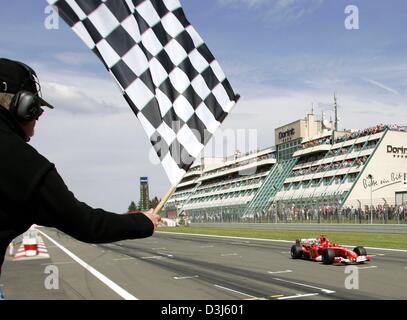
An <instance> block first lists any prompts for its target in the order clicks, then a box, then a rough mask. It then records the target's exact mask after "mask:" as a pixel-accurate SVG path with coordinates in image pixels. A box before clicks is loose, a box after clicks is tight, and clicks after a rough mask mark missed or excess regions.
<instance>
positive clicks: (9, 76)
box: [0, 58, 54, 109]
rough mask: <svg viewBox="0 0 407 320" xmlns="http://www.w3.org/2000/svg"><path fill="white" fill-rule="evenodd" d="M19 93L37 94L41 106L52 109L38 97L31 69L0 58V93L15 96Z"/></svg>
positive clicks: (37, 89)
mask: <svg viewBox="0 0 407 320" xmlns="http://www.w3.org/2000/svg"><path fill="white" fill-rule="evenodd" d="M19 91H29V92H32V93H34V94H38V99H39V101H40V103H41V106H44V107H48V108H51V109H53V108H54V107H53V106H52V105H51V104H49V103H48V102H47V101H45V100H44V99H42V97H41V96H40V94H41V92H40V87H39V81H38V78H37V74H36V73H35V71H34V70H33V69H31V68H30V67H29V66H27V65H26V64H24V63H22V62H19V61H13V60H9V59H5V58H0V93H1V92H3V93H11V94H17V93H18V92H19Z"/></svg>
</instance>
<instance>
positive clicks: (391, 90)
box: [362, 78, 399, 95]
mask: <svg viewBox="0 0 407 320" xmlns="http://www.w3.org/2000/svg"><path fill="white" fill-rule="evenodd" d="M362 80H363V81H366V82H368V83H370V84H373V85H374V86H377V87H379V88H381V89H383V90H386V91H387V92H390V93H393V94H396V95H398V94H399V93H398V91H396V90H394V89H392V88H390V87H388V86H386V85H384V84H383V83H380V82H378V81H375V80H372V79H369V78H362Z"/></svg>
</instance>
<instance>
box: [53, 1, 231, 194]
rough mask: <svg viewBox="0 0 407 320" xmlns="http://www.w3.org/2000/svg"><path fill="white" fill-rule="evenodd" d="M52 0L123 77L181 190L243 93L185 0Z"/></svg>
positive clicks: (125, 88)
mask: <svg viewBox="0 0 407 320" xmlns="http://www.w3.org/2000/svg"><path fill="white" fill-rule="evenodd" d="M48 2H49V3H50V4H51V5H55V6H56V7H57V8H58V10H59V13H60V15H61V17H62V18H63V19H64V20H65V21H66V22H67V23H68V24H69V26H70V27H71V28H72V29H73V31H74V32H75V33H76V34H77V35H78V36H79V37H80V38H81V39H82V40H83V41H84V42H85V43H86V45H87V46H88V47H89V48H90V49H91V50H92V51H93V52H94V53H95V54H96V55H97V56H98V57H99V58H100V60H101V61H102V62H103V63H104V65H105V67H106V68H107V69H108V71H109V72H110V73H111V74H112V75H113V77H114V78H115V79H116V81H117V83H118V84H119V87H120V89H121V90H122V92H123V96H124V98H125V99H126V101H127V102H128V104H129V105H130V107H131V108H132V110H133V111H134V112H135V114H136V115H137V117H138V119H139V120H140V122H141V124H142V126H143V128H144V130H145V131H146V133H147V135H148V137H149V138H150V141H151V143H152V144H153V146H154V148H155V150H156V152H157V154H158V156H159V158H160V160H161V163H162V165H163V167H164V169H165V172H166V173H167V175H168V177H169V179H170V182H171V185H172V186H173V188H172V190H175V186H176V185H177V184H178V183H179V182H180V181H181V179H182V177H183V176H184V175H185V173H186V171H187V170H188V169H189V167H190V166H191V165H192V163H193V160H194V159H195V158H196V157H197V156H198V155H199V154H200V152H201V151H202V149H203V148H204V146H205V144H206V143H207V142H208V141H209V139H210V138H211V136H212V135H213V134H214V132H215V131H216V129H217V128H218V127H219V125H220V124H221V123H222V122H223V121H224V120H225V118H226V116H227V115H228V113H229V112H230V111H231V109H232V107H233V106H234V104H235V103H236V101H237V99H238V96H236V95H235V94H234V92H233V89H232V87H231V86H230V84H229V82H228V80H227V79H226V77H225V75H224V73H223V71H222V69H221V67H220V66H219V64H218V62H217V61H216V59H215V58H214V56H213V55H212V53H211V52H210V51H209V49H208V47H207V46H206V45H205V43H204V41H203V40H202V38H201V37H200V36H199V34H198V33H197V32H196V30H195V29H194V27H193V26H192V25H191V24H190V23H189V22H188V20H187V18H186V17H185V14H184V12H183V10H182V7H181V4H180V2H179V1H178V0H48ZM170 194H171V192H169V194H168V195H167V197H169V195H170Z"/></svg>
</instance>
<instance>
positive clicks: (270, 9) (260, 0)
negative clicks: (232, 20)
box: [218, 0, 325, 24]
mask: <svg viewBox="0 0 407 320" xmlns="http://www.w3.org/2000/svg"><path fill="white" fill-rule="evenodd" d="M324 1H325V0H218V3H219V4H220V5H223V6H229V7H232V8H236V9H240V8H249V9H253V10H256V11H257V12H259V13H260V14H261V15H262V16H263V17H264V18H267V21H269V22H270V21H271V22H274V23H285V24H287V23H288V24H289V23H293V22H295V21H298V20H300V19H301V18H303V17H304V16H306V15H310V14H312V13H313V12H314V11H315V10H317V9H318V8H319V7H320V6H321V5H322V4H323V3H324Z"/></svg>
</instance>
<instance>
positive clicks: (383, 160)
mask: <svg viewBox="0 0 407 320" xmlns="http://www.w3.org/2000/svg"><path fill="white" fill-rule="evenodd" d="M369 175H372V179H370V178H369ZM397 192H407V133H406V132H398V131H388V132H387V134H386V135H385V137H384V138H383V140H382V142H381V143H380V145H379V146H378V149H377V150H376V152H375V153H374V155H373V157H372V158H371V159H370V161H369V163H368V164H367V167H366V168H365V169H364V171H363V172H362V176H361V177H360V178H359V180H358V181H357V182H356V184H355V186H354V188H353V190H352V191H351V194H350V195H349V197H348V199H347V201H346V203H345V206H349V207H350V206H353V207H357V206H358V204H360V205H361V206H362V207H363V206H365V205H367V206H369V205H370V202H371V198H372V203H373V205H375V206H376V205H379V204H382V205H383V204H385V203H387V204H389V205H394V204H395V203H394V202H395V198H396V193H397ZM358 200H359V201H358Z"/></svg>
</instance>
